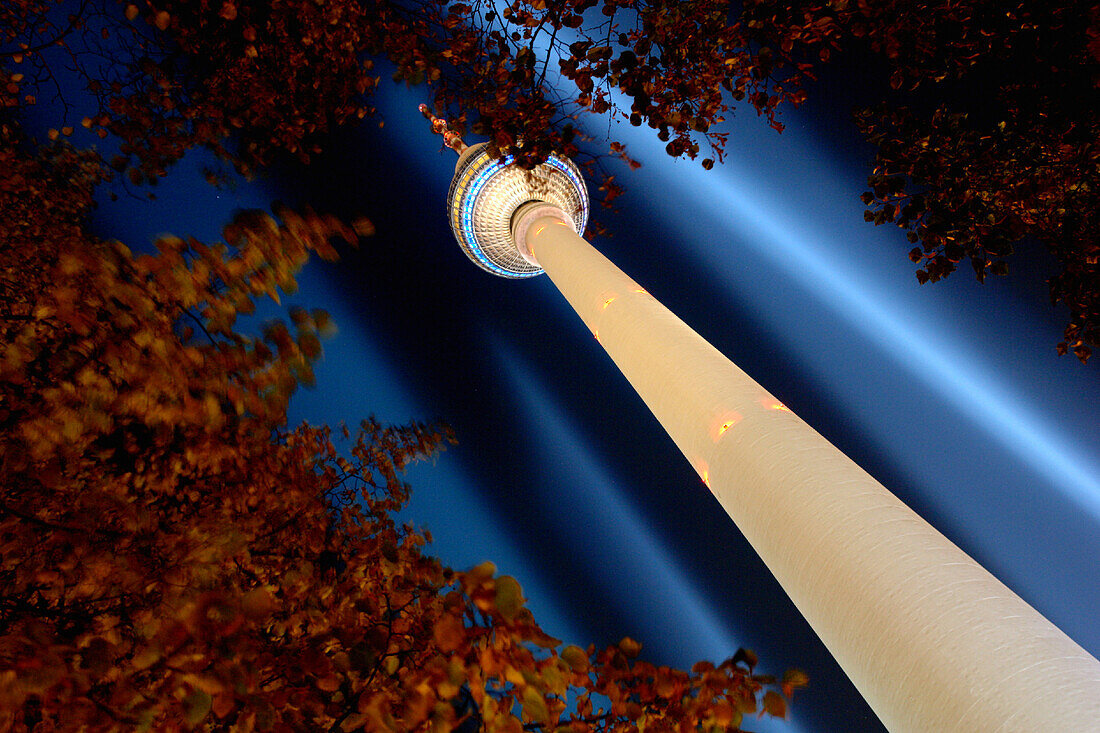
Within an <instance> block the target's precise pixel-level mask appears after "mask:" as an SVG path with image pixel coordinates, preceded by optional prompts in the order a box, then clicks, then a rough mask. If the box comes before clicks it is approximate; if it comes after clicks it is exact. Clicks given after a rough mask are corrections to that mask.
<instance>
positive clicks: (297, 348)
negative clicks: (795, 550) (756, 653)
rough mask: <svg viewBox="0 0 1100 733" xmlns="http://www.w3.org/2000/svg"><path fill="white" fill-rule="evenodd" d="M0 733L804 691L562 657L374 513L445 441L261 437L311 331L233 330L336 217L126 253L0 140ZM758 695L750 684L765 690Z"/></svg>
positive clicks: (354, 726)
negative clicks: (410, 468)
mask: <svg viewBox="0 0 1100 733" xmlns="http://www.w3.org/2000/svg"><path fill="white" fill-rule="evenodd" d="M0 132H2V134H3V145H2V146H0V165H2V166H3V168H4V170H5V171H6V172H7V175H6V176H5V177H4V178H3V179H2V180H0V277H2V279H0V286H2V291H0V345H2V346H0V730H39V731H40V730H74V731H75V730H92V731H96V730H135V729H137V730H150V729H155V730H187V729H202V730H207V729H210V730H213V729H230V728H232V729H235V730H238V729H239V730H284V731H285V730H344V731H356V730H366V731H412V730H432V731H449V730H462V731H473V730H487V731H515V732H518V731H522V730H554V729H557V730H562V729H564V730H574V731H589V730H597V731H612V730H615V731H619V730H622V731H627V730H640V729H641V728H642V727H645V728H646V729H647V730H658V731H661V730H665V731H674V730H675V731H686V730H696V729H701V728H707V729H711V728H714V727H716V726H717V727H718V728H723V729H737V726H738V724H739V722H740V721H741V719H742V716H745V715H751V714H757V713H759V714H764V713H765V712H767V713H770V714H772V715H780V716H782V715H783V714H784V710H785V702H784V698H783V697H782V696H781V694H780V690H783V691H785V692H786V694H787V695H788V696H789V695H790V693H791V692H792V690H793V689H794V688H795V687H798V686H800V685H801V684H804V682H805V680H804V678H803V677H802V675H801V674H800V673H797V672H792V673H789V674H788V676H787V677H786V678H785V679H784V680H782V681H780V682H776V681H775V680H772V679H771V678H768V677H765V676H757V675H754V674H753V673H752V671H751V670H752V667H753V665H754V664H755V659H754V658H753V657H752V655H751V654H749V653H744V652H741V653H739V655H738V656H736V657H734V658H731V659H730V660H728V661H727V662H725V663H724V664H721V665H719V666H717V667H715V666H714V665H711V664H707V663H703V664H700V665H697V666H696V667H695V668H694V670H693V671H692V672H690V673H689V672H682V671H677V670H673V669H669V668H665V667H657V666H654V665H652V664H649V663H648V662H645V661H643V660H641V659H639V658H638V654H639V651H640V645H639V644H638V643H637V642H635V641H633V640H630V639H624V640H623V641H622V642H621V643H620V644H618V645H617V646H614V647H611V648H609V649H605V650H602V651H597V650H596V649H595V648H593V647H589V648H588V649H581V648H579V647H576V646H565V647H562V646H561V644H560V642H559V641H558V640H556V639H552V638H550V637H549V636H547V634H545V633H544V632H543V631H542V630H541V629H540V628H539V626H538V624H537V623H536V622H535V620H534V619H533V617H532V615H531V613H530V611H528V610H527V609H526V608H525V605H524V603H525V601H524V598H523V595H522V591H521V588H520V585H519V583H518V582H517V581H516V580H515V579H513V578H511V577H508V576H500V575H497V574H496V572H495V568H494V567H493V566H492V564H491V563H486V564H484V565H481V566H479V567H476V568H474V569H472V570H471V571H469V572H466V573H456V572H454V571H452V570H450V569H449V568H446V567H444V566H443V565H441V564H440V562H439V561H438V560H436V559H434V558H432V557H430V556H428V555H426V554H424V552H423V548H424V545H425V543H426V542H427V540H428V537H427V536H426V534H423V533H419V532H417V531H415V530H414V529H413V528H412V527H410V526H400V525H398V524H397V523H396V522H395V520H394V518H393V516H394V513H395V512H396V511H397V510H398V509H400V507H401V506H402V505H403V504H404V502H405V501H406V499H407V497H408V487H407V485H406V484H405V483H403V481H402V480H401V478H400V472H401V469H402V468H403V467H404V466H405V465H407V464H408V463H409V462H410V461H413V460H416V459H417V458H419V457H422V456H426V455H428V454H430V453H432V452H433V451H435V450H437V449H439V448H440V447H441V446H442V444H444V443H445V442H447V441H448V440H449V435H448V433H447V431H446V430H445V429H441V428H437V427H432V426H427V425H422V424H415V423H414V424H411V425H408V426H404V427H385V426H382V425H379V424H378V423H376V422H374V421H373V420H367V421H364V422H363V424H362V425H361V427H360V429H359V430H358V431H357V432H356V433H355V434H352V433H350V432H349V431H348V430H346V429H345V430H341V431H336V433H335V434H334V433H333V432H332V431H331V430H330V429H328V428H324V427H311V426H308V425H303V426H301V427H298V428H296V429H288V428H287V427H286V426H285V420H286V408H287V402H288V400H289V398H290V396H291V395H292V394H293V392H294V390H295V388H296V386H297V385H298V384H299V383H302V382H309V381H310V380H311V379H312V369H311V364H312V362H313V361H314V360H315V359H316V358H317V357H318V356H319V355H320V349H321V344H320V338H321V337H322V336H324V335H325V333H326V332H327V331H329V330H331V324H329V322H328V319H327V317H326V316H325V314H323V313H321V312H312V313H307V312H305V311H302V310H292V311H291V313H290V325H284V324H281V323H274V324H269V325H268V326H266V327H265V328H264V329H263V332H262V334H261V335H256V336H248V335H244V334H242V333H240V332H238V331H237V330H236V327H237V320H238V317H239V316H240V315H244V314H249V313H251V312H252V310H253V307H254V302H255V300H256V299H257V298H260V297H271V298H274V299H276V300H277V299H278V297H279V293H280V292H289V291H293V289H294V287H295V279H294V278H295V273H296V272H297V270H298V269H299V268H300V267H301V266H302V265H303V264H304V263H305V262H306V260H307V258H308V257H309V256H310V255H311V254H316V255H319V256H321V257H324V258H331V257H333V256H335V251H334V249H333V248H332V245H331V243H330V240H331V239H332V238H333V237H340V238H344V239H350V240H354V239H355V235H354V233H353V232H352V231H349V230H348V229H347V228H346V227H344V226H343V225H341V224H340V223H339V222H337V221H334V220H332V219H330V218H326V217H321V216H318V215H316V214H311V213H307V214H304V215H298V214H295V213H294V212H291V211H287V210H280V211H278V212H277V216H278V218H277V219H276V218H273V217H271V216H268V215H265V214H260V213H257V212H249V213H244V214H241V215H240V216H238V217H237V219H236V220H235V221H234V222H232V223H231V224H230V225H228V226H227V227H226V228H225V230H224V242H220V243H215V244H204V243H201V242H197V241H193V240H192V241H183V240H181V239H178V238H173V237H164V238H162V239H161V240H159V241H158V242H157V252H156V254H145V255H140V256H135V255H134V254H133V253H131V251H130V250H129V249H127V248H126V247H125V246H124V245H123V244H121V243H119V242H107V241H100V240H98V239H96V238H94V237H92V236H90V235H89V234H88V233H87V231H86V228H85V218H86V216H87V213H88V210H89V207H90V206H91V201H92V198H91V195H92V192H93V190H94V187H95V186H96V185H97V184H98V182H99V181H100V180H101V179H102V177H103V175H104V174H103V171H102V165H101V163H100V162H99V161H98V160H97V158H96V157H95V156H92V155H89V154H86V153H80V152H77V151H75V150H74V149H72V148H71V147H69V146H68V145H66V144H64V143H54V144H51V145H49V146H47V147H46V148H45V149H43V150H41V151H40V152H39V153H38V154H36V155H35V156H33V157H32V156H30V155H29V154H28V153H27V152H25V151H26V150H27V147H26V145H25V141H23V140H20V139H19V138H18V135H17V132H16V131H15V129H14V128H13V127H11V126H8V125H5V126H3V127H2V128H0ZM765 688H767V689H765Z"/></svg>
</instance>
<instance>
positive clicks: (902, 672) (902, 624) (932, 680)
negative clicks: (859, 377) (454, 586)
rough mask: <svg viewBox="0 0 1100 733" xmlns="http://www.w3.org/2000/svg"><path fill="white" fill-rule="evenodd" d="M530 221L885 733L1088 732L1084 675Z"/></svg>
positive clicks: (995, 595) (1090, 692)
mask: <svg viewBox="0 0 1100 733" xmlns="http://www.w3.org/2000/svg"><path fill="white" fill-rule="evenodd" d="M529 206H530V208H532V209H535V207H534V206H533V205H529ZM532 213H534V214H535V216H524V214H523V212H522V210H521V211H520V212H518V213H517V221H516V224H517V231H515V239H516V242H517V245H519V246H520V251H521V252H523V253H524V254H526V255H527V256H528V257H530V260H531V261H532V262H534V263H537V264H538V265H539V266H540V267H542V269H543V270H545V272H546V274H547V275H549V277H550V279H551V280H553V282H554V284H555V285H556V286H557V288H558V290H560V291H561V293H562V295H564V296H565V298H566V300H568V301H569V304H570V305H571V306H573V309H574V310H575V311H576V312H577V314H578V315H579V316H580V317H581V320H583V321H584V323H585V325H586V326H587V327H588V329H589V330H590V331H591V332H592V333H593V335H594V336H595V337H596V339H597V340H598V341H599V342H600V345H601V346H603V348H604V349H605V350H606V351H607V353H608V355H609V356H610V357H611V358H612V359H613V360H614V362H615V364H616V365H617V366H618V367H619V369H620V370H621V371H622V373H623V375H624V376H625V377H626V378H627V379H628V380H629V381H630V384H631V385H632V386H633V387H634V389H635V390H637V392H638V394H639V395H640V396H641V397H642V399H643V400H644V401H645V403H646V405H647V406H648V407H649V408H650V410H651V411H652V412H653V414H654V415H655V416H656V417H657V419H658V420H659V421H660V423H661V425H662V426H663V427H664V428H665V430H666V431H668V434H669V435H670V436H671V437H672V439H673V441H675V443H676V445H677V446H678V447H679V448H680V450H681V451H682V452H683V454H684V456H685V457H687V459H688V460H689V461H690V462H691V465H692V466H693V467H694V468H695V470H696V472H697V473H698V474H699V476H700V478H701V479H702V480H703V483H705V484H706V485H707V487H708V488H709V489H710V490H711V492H712V493H713V494H714V496H715V497H716V498H717V499H718V501H719V502H720V503H721V504H722V506H723V507H724V508H725V510H726V511H727V512H728V513H729V515H730V517H731V518H732V519H733V520H734V522H735V523H736V524H737V526H738V527H739V528H740V529H741V531H742V532H743V533H744V534H745V536H746V537H747V538H748V540H749V542H750V543H751V544H752V546H753V548H754V549H755V550H756V551H757V552H758V553H759V554H760V557H761V558H762V559H763V560H764V562H765V563H766V564H767V566H768V568H769V569H770V570H771V572H772V573H774V574H775V576H776V578H777V579H778V580H779V582H780V584H781V585H782V586H783V588H784V590H786V591H787V593H788V594H789V595H790V597H791V599H792V600H793V601H794V603H795V605H796V606H797V607H798V609H799V610H800V611H801V612H802V614H803V615H804V616H805V617H806V619H807V620H808V621H809V623H810V626H812V627H813V629H814V631H815V632H817V634H818V635H819V636H820V637H821V639H822V640H823V641H824V643H825V645H826V647H828V649H829V650H830V651H831V652H832V653H833V655H834V656H835V657H836V659H837V661H838V662H839V663H840V665H841V667H842V668H843V669H844V671H845V672H846V673H847V674H848V675H849V677H851V679H852V681H853V683H854V684H855V685H856V687H857V688H858V689H859V690H860V692H861V693H862V694H863V695H864V697H865V698H866V699H867V701H868V703H869V704H870V705H871V707H872V708H873V709H874V710H875V712H876V714H878V716H879V717H880V719H881V720H882V721H883V723H884V724H885V725H886V727H887V728H889V729H890V730H892V731H914V732H920V733H927V732H928V731H959V732H960V733H963V732H965V733H975V732H977V731H1021V732H1023V731H1029V732H1035V731H1067V732H1068V731H1091V730H1100V663H1098V662H1097V660H1096V659H1094V658H1093V657H1092V656H1091V655H1089V654H1088V652H1086V651H1085V650H1084V649H1082V648H1081V647H1080V646H1078V645H1077V644H1076V643H1075V642H1073V641H1072V640H1071V639H1070V638H1069V637H1068V636H1066V635H1065V634H1064V633H1062V632H1061V631H1060V630H1059V629H1057V628H1056V627H1055V626H1054V625H1053V624H1051V623H1050V622H1049V621H1047V619H1045V618H1044V617H1043V616H1041V615H1040V614H1039V613H1038V612H1037V611H1035V610H1034V609H1033V608H1031V607H1030V606H1029V605H1028V604H1026V603H1025V602H1024V601H1023V600H1021V599H1020V598H1019V597H1018V596H1017V595H1016V594H1015V593H1013V592H1012V591H1011V590H1009V589H1008V588H1007V587H1006V586H1005V585H1004V584H1002V583H1001V582H1000V581H998V580H997V579H996V578H995V577H993V576H992V575H991V574H990V573H989V572H987V571H986V570H985V569H984V568H982V567H981V566H980V565H978V564H977V563H976V562H975V561H974V560H972V559H971V558H970V557H969V556H968V555H966V554H965V553H964V552H963V551H962V550H960V549H959V548H958V547H956V546H955V545H954V544H952V543H951V542H950V541H948V540H947V538H945V537H944V536H943V535H941V534H940V533H939V532H937V531H936V530H935V528H933V527H932V526H931V525H929V524H928V523H927V522H925V521H924V520H923V519H921V518H920V517H919V516H917V514H916V513H915V512H913V511H912V510H911V509H909V508H908V507H907V506H905V505H904V504H903V503H902V502H901V501H899V500H898V499H897V498H896V497H895V496H894V495H893V494H891V493H890V492H889V491H887V490H886V489H885V488H884V487H883V486H882V485H881V484H879V483H878V482H877V481H876V480H875V479H874V478H872V477H871V476H870V475H869V474H868V473H867V472H866V471H864V470H863V469H861V468H860V467H859V466H857V465H856V464H855V463H854V462H853V461H852V460H851V459H849V458H848V457H847V456H845V455H844V454H843V453H841V452H840V451H839V450H837V449H836V448H835V447H834V446H833V445H832V444H831V443H829V442H828V441H827V440H825V439H824V438H822V437H821V436H820V435H819V434H818V433H817V432H816V431H814V429H813V428H811V427H810V426H809V425H807V424H806V423H805V422H803V421H802V420H801V419H800V418H799V417H798V416H797V415H795V414H793V413H792V412H791V411H790V410H789V409H787V408H786V407H785V406H784V405H783V404H782V403H780V402H779V401H778V400H776V399H775V398H774V397H772V396H771V395H770V394H768V393H767V391H765V390H764V389H763V388H762V387H760V385H758V384H757V383H756V382H754V381H753V380H752V379H751V378H750V377H749V376H748V375H746V374H745V373H744V372H743V371H741V370H740V369H739V368H738V367H737V366H736V365H735V364H733V362H731V361H730V360H729V359H727V358H726V357H725V356H723V355H722V354H721V353H719V352H718V350H716V349H715V348H714V347H713V346H711V345H710V344H709V343H707V342H706V341H705V340H704V339H703V338H702V337H700V336H699V335H698V334H697V333H695V332H694V331H693V330H691V329H690V328H689V327H688V326H687V325H686V324H684V323H683V321H681V320H680V319H679V318H677V317H676V316H675V315H674V314H673V313H672V312H671V311H669V310H668V309H667V308H665V307H664V306H663V305H661V304H660V303H659V302H657V301H656V300H655V299H654V298H653V297H652V296H650V295H649V294H648V293H647V292H646V291H645V289H644V288H642V287H640V286H639V285H638V284H637V283H636V282H634V281H633V280H631V279H630V278H629V277H627V276H626V275H625V274H623V272H622V271H621V270H619V269H618V268H617V267H616V266H615V265H614V264H612V263H611V262H610V261H609V260H608V259H607V258H606V257H604V256H603V255H601V254H600V253H599V252H597V251H596V250H595V249H594V248H593V247H592V246H591V245H590V244H588V243H587V242H586V241H585V240H584V239H582V238H581V237H580V236H578V235H577V233H576V232H574V231H573V228H572V226H571V225H570V224H569V223H568V218H567V217H565V216H563V215H560V214H555V213H554V212H552V211H551V210H549V209H548V208H547V207H545V206H541V207H538V208H537V209H536V210H535V211H533V212H532ZM520 227H522V228H523V229H524V231H518V228H520ZM717 549H719V548H716V550H717Z"/></svg>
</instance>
